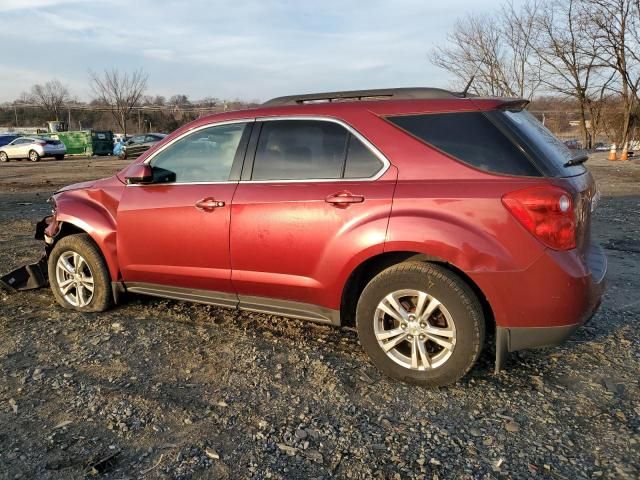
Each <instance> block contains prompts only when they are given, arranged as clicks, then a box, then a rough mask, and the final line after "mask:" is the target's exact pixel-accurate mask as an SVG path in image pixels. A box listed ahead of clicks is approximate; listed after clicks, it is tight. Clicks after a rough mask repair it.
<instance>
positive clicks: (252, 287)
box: [231, 168, 396, 309]
mask: <svg viewBox="0 0 640 480" xmlns="http://www.w3.org/2000/svg"><path fill="white" fill-rule="evenodd" d="M395 176H396V170H395V168H391V169H389V170H388V171H387V172H386V174H385V175H384V176H383V177H382V178H380V179H379V180H377V181H375V182H353V183H352V182H319V183H266V184H264V183H240V184H239V185H238V190H237V191H236V195H235V197H234V199H233V210H232V218H233V219H232V222H231V263H232V266H233V277H232V280H233V285H234V287H235V288H236V290H237V292H238V294H240V295H254V296H264V297H274V298H281V299H286V300H295V301H299V302H305V303H312V304H317V305H321V306H323V307H327V308H332V309H339V308H340V300H341V296H342V288H343V286H344V284H345V282H346V279H347V277H348V275H349V274H350V273H351V271H352V270H353V268H355V266H357V265H358V264H359V263H361V262H362V261H364V260H366V259H367V258H369V257H370V256H373V255H376V254H380V253H382V252H383V248H384V239H385V234H386V230H387V223H388V220H389V214H390V212H391V201H392V198H393V190H394V187H395ZM341 191H349V192H351V193H352V194H354V195H362V196H364V198H365V200H364V202H362V203H357V204H351V205H349V206H347V207H337V206H334V205H331V204H329V203H327V202H326V201H325V198H326V197H328V196H329V195H332V194H335V193H338V192H341Z"/></svg>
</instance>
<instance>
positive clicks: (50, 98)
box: [23, 80, 71, 120]
mask: <svg viewBox="0 0 640 480" xmlns="http://www.w3.org/2000/svg"><path fill="white" fill-rule="evenodd" d="M23 98H25V99H26V100H28V101H29V102H32V103H35V104H36V105H38V106H40V107H41V108H42V109H43V110H44V111H46V112H47V113H48V114H49V115H51V116H52V117H55V120H60V112H61V111H62V108H63V107H64V105H65V103H67V102H69V101H70V100H71V94H70V93H69V89H68V88H67V87H66V86H64V85H63V84H62V83H61V82H60V81H59V80H51V81H49V82H47V83H45V84H44V85H40V84H37V85H34V86H33V87H31V90H30V92H29V93H26V94H23Z"/></svg>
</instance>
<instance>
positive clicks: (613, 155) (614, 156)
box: [609, 143, 618, 161]
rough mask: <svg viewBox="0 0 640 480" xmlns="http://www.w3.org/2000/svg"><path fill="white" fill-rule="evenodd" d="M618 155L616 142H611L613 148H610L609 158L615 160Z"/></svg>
mask: <svg viewBox="0 0 640 480" xmlns="http://www.w3.org/2000/svg"><path fill="white" fill-rule="evenodd" d="M617 159H618V157H617V155H616V144H615V143H612V144H611V150H609V160H611V161H614V160H617Z"/></svg>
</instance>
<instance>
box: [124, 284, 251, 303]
mask: <svg viewBox="0 0 640 480" xmlns="http://www.w3.org/2000/svg"><path fill="white" fill-rule="evenodd" d="M125 288H126V289H127V291H128V292H133V293H142V294H145V295H151V296H154V297H162V298H171V299H174V300H186V301H188V302H196V303H204V304H206V305H216V306H218V307H231V308H236V307H237V306H238V296H237V295H236V294H235V293H225V292H214V291H210V290H199V289H194V288H181V287H170V286H166V285H156V284H151V283H142V282H128V283H125Z"/></svg>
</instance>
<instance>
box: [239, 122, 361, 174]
mask: <svg viewBox="0 0 640 480" xmlns="http://www.w3.org/2000/svg"><path fill="white" fill-rule="evenodd" d="M347 135H348V132H347V131H346V130H345V129H344V128H343V127H341V126H340V125H338V124H336V123H332V122H321V121H315V120H279V121H270V122H265V123H264V125H263V126H262V131H261V132H260V139H259V141H258V148H257V150H256V156H255V160H254V164H253V175H252V176H251V178H252V180H305V179H329V178H341V177H342V169H343V165H344V158H345V146H346V144H347V138H348V137H347Z"/></svg>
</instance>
